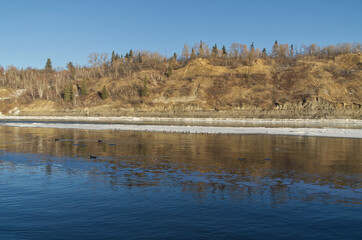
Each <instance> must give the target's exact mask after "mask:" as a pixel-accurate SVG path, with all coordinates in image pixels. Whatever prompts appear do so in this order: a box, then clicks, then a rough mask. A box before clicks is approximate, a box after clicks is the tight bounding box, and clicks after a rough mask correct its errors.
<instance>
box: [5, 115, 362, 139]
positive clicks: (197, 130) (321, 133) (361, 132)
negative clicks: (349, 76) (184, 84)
mask: <svg viewBox="0 0 362 240" xmlns="http://www.w3.org/2000/svg"><path fill="white" fill-rule="evenodd" d="M0 120H5V121H6V120H27V121H31V120H33V121H49V123H31V122H30V123H17V122H15V123H14V122H3V123H1V126H13V127H35V128H62V129H84V130H115V131H144V132H174V133H184V134H188V133H191V134H235V135H238V134H244V135H245V134H267V135H288V136H314V137H343V138H358V139H362V120H355V119H293V120H291V119H235V118H155V117H79V116H78V117H74V116H68V117H65V116H63V117H59V116H54V117H49V116H43V117H39V116H36V117H35V116H1V117H0ZM51 121H61V122H62V123H53V122H51ZM306 121H307V122H308V124H314V123H352V124H358V125H361V128H360V129H340V128H313V127H310V128H308V127H303V128H300V127H277V128H270V127H228V126H220V125H219V126H212V125H211V126H192V125H188V126H185V125H183V126H180V125H162V122H168V123H170V122H171V123H172V122H173V123H182V124H192V123H207V124H210V123H211V124H212V123H215V124H216V123H217V124H222V123H225V125H226V124H227V123H256V122H258V123H266V124H268V123H294V124H295V123H305V122H306ZM71 122H73V123H71ZM74 122H76V123H74ZM90 122H96V123H97V124H89V123H90ZM117 122H122V124H115V123H117ZM125 122H126V123H127V124H124V123H125ZM147 122H157V123H160V124H158V125H147V124H142V125H140V124H135V123H147ZM82 123H87V124H82ZM109 123H112V124H109Z"/></svg>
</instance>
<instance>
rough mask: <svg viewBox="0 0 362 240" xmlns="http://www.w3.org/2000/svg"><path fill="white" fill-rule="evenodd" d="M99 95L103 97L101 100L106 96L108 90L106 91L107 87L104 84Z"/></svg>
mask: <svg viewBox="0 0 362 240" xmlns="http://www.w3.org/2000/svg"><path fill="white" fill-rule="evenodd" d="M101 96H102V99H103V100H105V99H107V98H108V91H107V88H106V86H105V85H103V90H102V94H101Z"/></svg>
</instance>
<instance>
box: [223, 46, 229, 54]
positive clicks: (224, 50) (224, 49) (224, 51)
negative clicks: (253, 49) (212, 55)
mask: <svg viewBox="0 0 362 240" xmlns="http://www.w3.org/2000/svg"><path fill="white" fill-rule="evenodd" d="M227 54H228V53H227V52H226V48H225V45H222V55H224V56H226V55H227Z"/></svg>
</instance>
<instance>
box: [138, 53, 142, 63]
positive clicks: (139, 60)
mask: <svg viewBox="0 0 362 240" xmlns="http://www.w3.org/2000/svg"><path fill="white" fill-rule="evenodd" d="M138 62H140V63H142V55H141V53H140V52H139V53H138Z"/></svg>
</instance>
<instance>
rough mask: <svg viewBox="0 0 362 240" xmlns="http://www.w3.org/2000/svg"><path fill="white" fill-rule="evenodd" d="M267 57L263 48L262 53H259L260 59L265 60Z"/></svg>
mask: <svg viewBox="0 0 362 240" xmlns="http://www.w3.org/2000/svg"><path fill="white" fill-rule="evenodd" d="M267 56H268V54H267V52H266V49H265V48H263V51H261V57H262V58H263V59H266V57H267Z"/></svg>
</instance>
